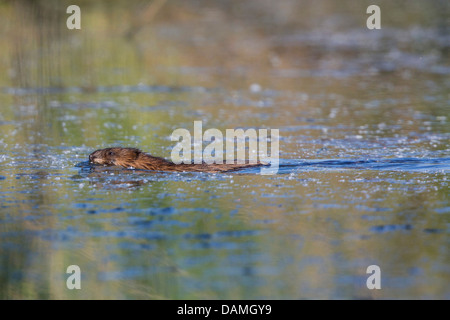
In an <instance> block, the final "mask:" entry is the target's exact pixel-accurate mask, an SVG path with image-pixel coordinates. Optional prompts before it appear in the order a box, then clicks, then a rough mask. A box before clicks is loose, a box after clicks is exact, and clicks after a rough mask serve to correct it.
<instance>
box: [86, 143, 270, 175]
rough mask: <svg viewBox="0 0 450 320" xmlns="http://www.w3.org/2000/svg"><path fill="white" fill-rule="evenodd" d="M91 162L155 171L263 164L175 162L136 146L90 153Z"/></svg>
mask: <svg viewBox="0 0 450 320" xmlns="http://www.w3.org/2000/svg"><path fill="white" fill-rule="evenodd" d="M89 161H90V162H91V163H96V164H102V165H105V166H121V167H124V168H134V169H143V170H155V171H177V172H184V171H194V172H211V173H215V172H227V171H235V170H239V169H243V168H248V167H258V166H262V165H263V164H262V163H256V164H254V163H248V161H247V163H243V164H238V163H231V164H227V163H224V164H206V163H202V164H175V163H173V162H171V161H168V160H166V159H163V158H159V157H154V156H152V155H149V154H147V153H145V152H142V151H141V150H139V149H136V148H120V147H116V148H106V149H100V150H97V151H94V152H92V153H91V154H90V155H89Z"/></svg>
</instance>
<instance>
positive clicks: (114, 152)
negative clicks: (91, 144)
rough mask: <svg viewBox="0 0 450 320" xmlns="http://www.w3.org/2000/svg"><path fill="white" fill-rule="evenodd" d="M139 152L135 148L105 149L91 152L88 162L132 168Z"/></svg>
mask: <svg viewBox="0 0 450 320" xmlns="http://www.w3.org/2000/svg"><path fill="white" fill-rule="evenodd" d="M139 153H141V151H140V150H139V149H135V148H106V149H100V150H96V151H94V152H92V153H91V154H90V155H89V162H90V163H96V164H102V165H105V166H123V167H127V168H128V167H133V163H134V161H135V160H136V159H137V157H138V156H139Z"/></svg>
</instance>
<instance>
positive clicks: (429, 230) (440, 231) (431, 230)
mask: <svg viewBox="0 0 450 320" xmlns="http://www.w3.org/2000/svg"><path fill="white" fill-rule="evenodd" d="M423 232H426V233H443V232H445V230H444V229H437V228H426V229H423Z"/></svg>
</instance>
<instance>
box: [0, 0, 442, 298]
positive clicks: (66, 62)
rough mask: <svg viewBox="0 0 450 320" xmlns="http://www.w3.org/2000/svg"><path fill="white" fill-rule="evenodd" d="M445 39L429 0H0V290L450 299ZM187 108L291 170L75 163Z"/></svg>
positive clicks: (156, 145)
mask: <svg viewBox="0 0 450 320" xmlns="http://www.w3.org/2000/svg"><path fill="white" fill-rule="evenodd" d="M71 4H76V5H78V6H79V7H80V8H81V30H69V29H67V27H66V20H67V18H68V17H69V14H67V13H66V9H67V7H68V6H69V5H71ZM371 4H376V5H378V6H379V7H380V8H381V29H380V30H369V29H367V27H366V20H367V18H368V17H369V14H366V9H367V7H368V6H369V5H371ZM449 44H450V33H449V3H448V1H444V0H432V1H425V0H410V1H406V0H405V1H395V2H392V1H387V0H386V1H375V2H374V1H357V2H355V1H350V0H348V1H347V0H342V1H332V0H323V1H314V2H313V1H298V0H297V1H294V0H280V1H270V0H258V1H256V0H247V1H234V0H227V1H221V0H216V1H207V0H182V1H181V0H154V1H95V2H92V1H81V0H80V1H77V2H76V3H73V1H56V0H54V1H53V0H42V1H38V0H36V1H31V0H28V1H25V0H16V1H5V0H3V1H1V0H0V66H1V67H2V70H3V72H1V73H0V147H1V149H2V152H1V153H0V239H1V240H0V298H2V299H36V298H41V299H64V298H74V299H77V298H83V299H110V298H116V299H117V298H119V299H128V298H138V299H141V298H144V299H149V298H150V299H209V298H217V299H246V298H249V299H259V298H263V299H264V298H269V299H299V298H319V299H324V298H344V299H371V298H446V299H448V298H450V291H449V289H448V288H449V286H448V283H449V277H450V275H449V268H448V262H449V254H448V231H449V227H448V226H449V213H450V209H449V208H450V205H449V196H448V195H449V193H448V172H449V168H450V164H449V122H448V116H449V111H450V108H449V105H450V103H449V102H450V96H449V87H450V83H449V82H450V77H449V74H450V61H449ZM194 120H202V121H203V127H204V129H207V128H218V129H219V130H223V132H224V130H225V129H227V128H238V127H242V128H250V127H252V128H274V129H280V135H281V141H280V157H281V158H282V161H281V163H282V165H283V164H290V165H292V164H294V165H295V164H298V167H296V168H295V167H294V168H293V167H292V166H291V167H289V169H288V168H287V167H286V168H283V167H281V168H280V174H278V175H275V176H260V175H258V174H257V173H255V172H248V173H243V174H231V175H221V176H215V175H201V174H187V175H186V174H185V175H170V174H154V173H147V174H134V173H130V172H121V173H120V172H119V173H115V174H112V175H111V174H92V173H86V172H83V171H82V170H80V169H79V168H77V167H75V165H76V164H77V163H79V162H81V161H85V160H87V157H88V154H89V153H90V152H92V151H93V150H95V149H97V148H104V147H108V146H112V145H122V146H134V147H140V148H142V149H143V150H145V151H148V152H151V153H152V154H154V155H158V156H163V157H166V158H169V156H170V151H171V149H172V147H173V145H174V144H173V142H171V141H170V134H171V133H172V131H173V130H174V129H176V128H186V129H188V130H190V131H191V132H192V130H193V121H194ZM330 159H333V161H335V162H332V163H331V162H325V163H322V164H320V163H313V164H314V165H312V166H306V167H305V166H303V167H302V166H301V161H303V160H308V161H318V160H327V161H328V160H330ZM389 159H397V160H396V162H393V163H387V164H383V163H384V162H382V163H381V164H380V165H377V166H373V163H374V162H371V161H386V160H389ZM352 161H353V162H352ZM358 161H367V162H363V163H360V164H358ZM412 244H413V245H412ZM71 264H77V265H79V266H80V268H81V271H82V275H83V278H82V290H68V289H67V288H66V286H65V280H66V274H65V270H66V267H67V266H68V265H71ZM371 264H377V265H379V266H380V268H381V270H382V279H383V280H382V290H368V289H367V288H366V286H365V280H366V277H367V276H366V274H365V270H366V268H367V266H369V265H371Z"/></svg>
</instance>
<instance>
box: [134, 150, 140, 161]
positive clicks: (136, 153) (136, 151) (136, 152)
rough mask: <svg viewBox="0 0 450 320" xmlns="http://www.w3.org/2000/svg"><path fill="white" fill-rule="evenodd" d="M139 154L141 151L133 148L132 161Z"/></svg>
mask: <svg viewBox="0 0 450 320" xmlns="http://www.w3.org/2000/svg"><path fill="white" fill-rule="evenodd" d="M140 153H141V150H139V149H135V148H133V156H134V158H133V160H136V159H137V158H138V156H139V154H140Z"/></svg>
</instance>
